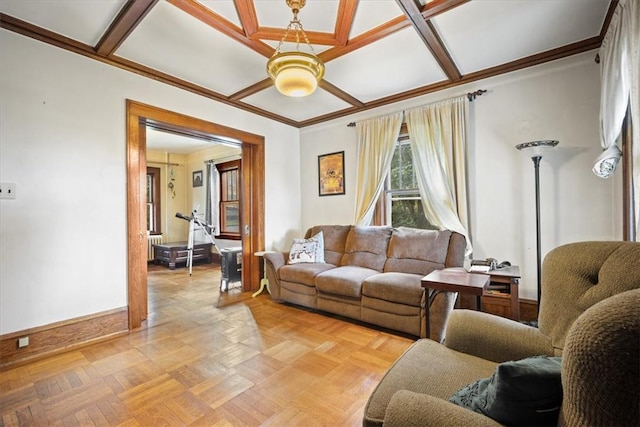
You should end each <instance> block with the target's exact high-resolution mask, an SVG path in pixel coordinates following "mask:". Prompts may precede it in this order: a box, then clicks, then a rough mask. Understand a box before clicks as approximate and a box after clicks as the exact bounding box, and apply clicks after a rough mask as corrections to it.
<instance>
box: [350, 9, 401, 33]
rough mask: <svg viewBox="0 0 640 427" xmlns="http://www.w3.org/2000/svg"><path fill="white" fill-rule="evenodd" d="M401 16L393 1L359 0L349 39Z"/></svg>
mask: <svg viewBox="0 0 640 427" xmlns="http://www.w3.org/2000/svg"><path fill="white" fill-rule="evenodd" d="M402 14H403V13H402V10H401V9H400V7H399V6H398V4H397V3H396V1H395V0H360V2H359V3H358V8H357V9H356V15H355V17H354V19H353V25H352V26H351V32H350V33H349V38H354V37H356V36H358V35H360V34H362V33H366V32H367V31H369V30H370V29H372V28H375V27H378V26H380V25H382V24H384V23H385V22H388V21H391V20H392V19H394V18H397V17H398V16H402Z"/></svg>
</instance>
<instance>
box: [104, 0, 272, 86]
mask: <svg viewBox="0 0 640 427" xmlns="http://www.w3.org/2000/svg"><path fill="white" fill-rule="evenodd" d="M168 23H170V24H168ZM116 54H117V55H118V56H122V57H124V58H127V59H130V60H132V61H135V62H138V63H141V64H144V65H146V66H149V67H152V68H155V69H157V70H159V71H162V72H165V73H168V74H171V75H174V76H177V77H179V78H181V79H184V80H187V81H190V82H192V83H195V84H198V85H201V86H204V87H206V88H209V89H211V90H213V91H215V92H218V93H221V94H224V95H231V94H232V93H234V92H236V91H238V90H240V89H243V88H244V87H246V86H249V85H251V84H253V83H255V82H256V81H259V80H262V79H264V78H265V77H266V71H265V64H266V58H265V57H264V56H262V55H260V54H258V53H256V52H254V51H253V50H251V49H249V48H247V47H245V46H243V45H241V44H240V43H238V42H236V41H234V40H233V39H231V38H229V37H226V36H224V35H223V34H221V33H220V32H219V31H217V30H214V29H213V28H211V27H209V26H208V25H206V24H204V23H203V22H201V21H200V20H198V19H195V18H194V17H192V16H190V15H188V14H187V13H184V12H183V11H182V10H180V9H178V8H176V7H174V6H172V5H171V4H169V3H167V2H160V3H158V4H157V5H156V6H155V7H154V8H153V10H152V11H151V12H150V13H149V15H148V16H147V17H146V18H145V19H144V21H143V22H142V23H141V24H140V25H139V26H138V27H137V28H136V29H135V31H134V32H133V34H131V35H130V36H129V37H128V38H127V40H126V41H125V42H124V43H123V44H122V46H121V47H120V48H119V49H118V50H117V51H116Z"/></svg>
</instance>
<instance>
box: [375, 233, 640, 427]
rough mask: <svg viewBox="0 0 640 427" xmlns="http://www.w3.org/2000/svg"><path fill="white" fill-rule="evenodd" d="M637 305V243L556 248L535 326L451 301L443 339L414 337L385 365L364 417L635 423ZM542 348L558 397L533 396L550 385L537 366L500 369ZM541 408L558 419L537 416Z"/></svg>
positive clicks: (415, 422) (639, 381)
mask: <svg viewBox="0 0 640 427" xmlns="http://www.w3.org/2000/svg"><path fill="white" fill-rule="evenodd" d="M638 307H640V243H637V242H605V241H599V242H578V243H570V244H566V245H562V246H560V247H557V248H555V249H553V250H552V251H550V252H549V253H548V254H547V256H546V257H545V259H544V263H543V269H542V295H541V302H540V311H539V315H538V327H532V326H528V325H525V324H522V323H519V322H516V321H513V320H510V319H505V318H502V317H498V316H494V315H491V314H487V313H482V312H476V311H470V310H454V312H453V313H452V314H451V316H450V319H449V323H448V325H447V331H446V336H447V339H446V341H445V342H444V344H440V343H436V342H433V341H431V340H418V341H416V342H415V343H414V344H412V346H411V347H409V349H408V350H407V351H406V352H405V353H404V354H403V355H402V356H400V357H399V358H398V360H396V361H395V363H394V364H393V365H392V366H391V367H390V368H389V369H388V371H387V372H386V373H385V375H384V376H383V378H382V379H381V381H380V382H379V384H378V385H377V386H376V388H375V389H374V391H373V392H372V394H371V396H370V397H369V400H368V402H367V404H366V406H365V410H364V419H363V425H364V426H365V427H371V426H381V425H384V426H385V427H394V426H402V427H408V426H448V425H456V426H457V425H474V426H498V425H562V426H592V425H593V426H595V425H603V426H604V425H606V426H627V425H629V426H630V425H636V426H637V425H640V404H639V402H640V372H639V370H640V339H639V337H640V310H639V309H638ZM545 357H546V358H549V359H554V358H558V357H559V358H560V359H559V360H560V362H559V364H558V368H557V378H555V381H556V382H558V381H559V384H560V393H559V394H556V397H555V400H554V399H552V400H548V396H546V395H544V396H543V395H537V393H539V391H540V390H542V391H543V392H547V391H549V390H551V388H550V387H544V388H537V387H536V386H535V385H536V384H538V383H537V381H540V378H543V374H544V372H542V371H537V370H536V369H534V370H532V371H531V372H530V373H529V374H530V375H533V377H530V376H528V377H527V378H529V380H527V382H526V383H523V382H522V380H521V378H523V377H524V376H523V377H520V376H519V375H520V374H521V373H522V371H521V372H518V375H514V376H513V378H511V379H505V378H502V377H500V375H498V373H499V372H500V369H502V367H504V366H506V365H510V366H513V365H514V364H519V363H522V362H527V363H528V362H530V361H531V360H543V359H544V358H545ZM499 366H500V367H499ZM482 384H484V385H487V384H489V385H488V386H487V387H486V388H483V386H482ZM469 390H472V391H473V390H475V391H474V393H477V394H476V395H473V394H472V395H468V394H465V393H467V391H469ZM500 390H503V391H510V390H516V391H514V392H512V393H511V396H509V395H508V393H503V394H502V395H501V394H500ZM461 394H462V396H463V398H462V399H460V396H461ZM525 395H526V397H525ZM470 396H471V397H470ZM465 399H466V400H465ZM460 402H462V403H464V404H462V405H461V404H460ZM478 402H480V404H478ZM543 404H544V405H547V406H546V407H543V406H542V405H543ZM474 405H477V406H474ZM523 407H524V408H523ZM512 409H513V410H515V411H516V413H509V411H511V410H512ZM551 410H554V411H555V412H550V411H551ZM527 411H530V412H527ZM542 414H546V415H554V417H555V418H552V419H551V420H549V419H548V418H547V420H546V422H544V423H543V422H541V421H540V420H537V419H535V417H536V416H538V415H542ZM523 415H526V417H525V419H524V420H520V422H514V421H511V422H507V421H506V420H507V419H508V417H513V416H519V417H522V416H523ZM529 417H531V418H529Z"/></svg>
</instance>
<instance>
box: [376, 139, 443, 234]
mask: <svg viewBox="0 0 640 427" xmlns="http://www.w3.org/2000/svg"><path fill="white" fill-rule="evenodd" d="M375 217H376V218H377V221H376V223H377V224H379V225H391V226H392V227H413V228H421V229H427V230H435V229H437V227H434V226H433V225H432V224H431V223H430V222H429V221H428V220H427V218H426V217H425V215H424V210H423V208H422V201H421V200H420V192H419V190H418V182H417V180H416V173H415V171H414V169H413V156H412V154H411V146H410V141H409V138H407V137H406V136H403V137H400V138H399V139H398V141H397V143H396V148H395V150H394V153H393V159H392V160H391V169H390V171H389V175H388V177H387V180H386V183H385V189H384V191H383V193H382V195H381V197H380V200H379V202H378V209H377V212H376V215H375Z"/></svg>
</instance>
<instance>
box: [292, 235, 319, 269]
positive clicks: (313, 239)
mask: <svg viewBox="0 0 640 427" xmlns="http://www.w3.org/2000/svg"><path fill="white" fill-rule="evenodd" d="M293 243H294V244H296V243H316V246H315V253H314V256H313V261H304V262H317V263H320V264H324V234H323V233H322V231H320V232H318V233H317V234H314V235H313V236H311V237H310V238H308V239H293ZM292 249H293V247H292ZM289 254H291V252H289ZM289 259H291V255H289ZM289 264H292V263H291V262H289Z"/></svg>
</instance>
